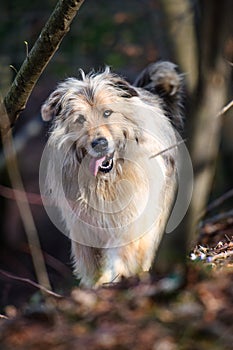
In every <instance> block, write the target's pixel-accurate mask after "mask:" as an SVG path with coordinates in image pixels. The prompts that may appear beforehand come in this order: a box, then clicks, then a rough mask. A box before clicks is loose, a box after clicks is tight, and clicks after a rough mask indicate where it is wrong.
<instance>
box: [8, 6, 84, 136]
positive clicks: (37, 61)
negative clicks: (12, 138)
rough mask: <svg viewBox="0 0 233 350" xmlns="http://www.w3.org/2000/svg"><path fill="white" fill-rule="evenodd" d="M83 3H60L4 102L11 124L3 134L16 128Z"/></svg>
mask: <svg viewBox="0 0 233 350" xmlns="http://www.w3.org/2000/svg"><path fill="white" fill-rule="evenodd" d="M83 2H84V0H60V1H59V2H58V3H57V6H56V7H55V9H54V11H53V13H52V14H51V16H50V18H49V19H48V22H47V23H46V25H45V27H44V28H43V30H42V32H41V34H40V36H39V38H38V39H37V41H36V43H35V44H34V46H33V48H32V50H31V51H30V53H29V54H28V56H27V57H26V59H25V61H24V62H23V64H22V66H21V68H20V70H19V72H18V74H17V75H16V78H15V80H14V82H13V84H12V85H11V87H10V90H9V92H8V93H7V95H6V97H5V99H4V103H5V108H6V111H7V114H8V116H9V121H10V122H9V123H7V124H6V123H5V124H4V125H3V128H4V132H7V130H9V128H10V127H12V126H13V125H14V123H15V121H16V119H17V117H18V115H19V113H20V112H21V111H22V110H24V109H25V106H26V103H27V100H28V98H29V96H30V94H31V92H32V90H33V88H34V86H35V84H36V82H37V80H38V79H39V77H40V75H41V74H42V72H43V70H44V69H45V67H46V66H47V64H48V62H49V61H50V59H51V58H52V57H53V55H54V53H55V52H56V51H57V49H58V47H59V45H60V43H61V41H62V39H63V37H64V36H65V35H66V33H67V32H68V31H69V29H70V24H71V22H72V20H73V18H74V17H75V15H76V13H77V11H78V10H79V8H80V7H81V5H82V3H83Z"/></svg>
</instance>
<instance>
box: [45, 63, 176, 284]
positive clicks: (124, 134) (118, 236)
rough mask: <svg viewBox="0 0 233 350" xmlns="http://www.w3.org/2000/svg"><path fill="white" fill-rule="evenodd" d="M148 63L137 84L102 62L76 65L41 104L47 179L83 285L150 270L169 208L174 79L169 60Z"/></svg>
mask: <svg viewBox="0 0 233 350" xmlns="http://www.w3.org/2000/svg"><path fill="white" fill-rule="evenodd" d="M158 65H161V66H160V67H159V66H158ZM154 68H155V69H152V70H151V69H150V70H149V71H146V84H144V83H143V75H142V76H141V77H140V78H139V79H138V80H137V81H136V82H135V85H138V87H136V86H132V85H130V84H129V83H128V82H126V81H125V80H124V79H122V78H121V77H119V76H117V75H115V74H113V73H111V72H110V70H109V68H106V69H105V71H104V72H102V73H90V74H89V75H85V74H84V73H83V72H81V75H82V79H80V80H78V79H76V78H69V79H67V80H65V81H64V82H62V83H61V84H59V85H58V87H57V89H56V90H55V91H54V92H53V93H52V94H51V95H50V96H49V98H48V100H47V101H46V102H45V103H44V105H43V106H42V117H43V119H44V120H50V119H52V118H53V119H54V121H53V126H52V130H51V135H50V137H49V141H48V142H49V147H50V150H51V151H50V161H49V165H48V169H47V179H46V182H47V184H46V186H47V188H48V191H49V193H50V196H51V198H52V200H53V202H54V204H55V205H56V206H57V207H58V208H59V210H60V213H61V216H62V218H63V220H64V222H65V225H66V229H67V231H68V232H69V237H70V239H71V244H72V256H73V262H74V272H75V274H76V276H77V277H78V278H79V279H80V280H81V284H82V285H85V286H97V285H100V284H102V283H109V282H111V281H116V280H117V279H119V278H120V277H121V276H125V277H127V276H131V275H134V274H137V273H138V272H140V271H148V270H149V269H150V267H151V264H152V261H153V258H154V255H155V253H156V250H157V248H158V245H159V243H160V240H161V237H162V235H163V232H164V229H165V226H166V223H167V220H168V217H169V214H170V211H171V208H172V204H173V201H174V196H175V192H176V165H175V163H176V152H177V151H176V148H171V146H172V145H174V144H176V142H177V137H176V132H175V127H174V125H175V126H176V125H178V127H179V126H180V125H181V123H182V122H181V120H182V119H181V116H180V110H179V94H180V85H181V84H180V77H179V75H178V74H177V73H176V71H175V66H174V65H173V64H171V63H169V62H165V65H164V64H163V63H159V64H157V66H156V64H155V67H154ZM151 71H152V73H153V74H152V75H153V77H152V79H150V72H151ZM157 72H158V74H159V79H157V80H156V74H157ZM161 72H162V73H161ZM143 74H144V73H143ZM171 76H172V79H171ZM174 82H175V83H174ZM143 85H145V88H143ZM148 86H149V87H148ZM173 116H174V118H173ZM169 147H170V149H169ZM165 149H169V150H168V151H167V152H164V153H162V154H160V155H159V156H158V157H153V155H155V154H157V153H160V152H161V151H163V150H165Z"/></svg>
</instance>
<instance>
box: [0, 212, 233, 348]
mask: <svg viewBox="0 0 233 350" xmlns="http://www.w3.org/2000/svg"><path fill="white" fill-rule="evenodd" d="M232 280H233V218H232V216H229V215H223V216H221V217H218V216H217V217H216V220H213V219H211V220H209V221H206V222H203V224H202V227H201V228H200V237H199V242H198V244H197V246H196V247H195V248H194V249H193V251H192V252H191V254H190V261H189V262H188V263H187V269H186V273H185V275H184V274H181V273H180V272H179V271H177V272H176V273H174V274H173V275H171V276H160V278H158V279H157V280H156V281H153V282H151V280H150V279H149V278H148V276H147V275H142V276H140V277H137V278H130V279H123V280H122V281H121V282H120V283H116V284H112V285H109V286H104V287H101V288H99V289H97V290H84V289H80V288H78V287H75V288H73V289H72V290H71V292H70V295H69V296H66V297H64V296H61V295H57V296H50V297H48V298H47V301H46V303H43V304H42V303H38V304H37V306H36V307H35V306H28V308H27V309H26V310H25V309H24V310H23V311H22V310H19V309H17V308H14V307H10V306H9V307H8V308H6V313H5V315H1V319H0V348H1V349H3V350H13V349H14V350H15V349H17V350H27V349H30V350H31V349H33V350H39V349H41V350H42V349H43V350H44V349H46V350H51V349H54V350H55V349H56V350H73V349H78V350H82V349H83V350H84V349H85V350H97V349H98V350H102V349H103V350H111V349H125V350H126V349H127V350H128V349H137V350H149V349H152V350H208V349H211V350H230V349H231V350H232V349H233V284H232Z"/></svg>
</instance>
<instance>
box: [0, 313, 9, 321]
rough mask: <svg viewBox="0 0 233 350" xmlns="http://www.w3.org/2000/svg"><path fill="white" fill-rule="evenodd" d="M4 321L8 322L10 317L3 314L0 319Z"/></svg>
mask: <svg viewBox="0 0 233 350" xmlns="http://www.w3.org/2000/svg"><path fill="white" fill-rule="evenodd" d="M1 318H2V319H4V320H8V317H7V316H5V315H2V314H0V319H1Z"/></svg>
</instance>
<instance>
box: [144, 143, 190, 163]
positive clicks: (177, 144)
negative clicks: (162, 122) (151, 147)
mask: <svg viewBox="0 0 233 350" xmlns="http://www.w3.org/2000/svg"><path fill="white" fill-rule="evenodd" d="M185 142H186V139H184V140H181V141H179V142H177V143H175V144H174V145H172V146H170V147H168V148H165V149H163V150H162V151H160V152H158V153H156V154H153V155H152V156H150V157H149V159H151V158H155V157H158V156H161V155H162V154H163V153H166V152H167V151H170V150H171V149H173V148H175V147H177V146H179V145H181V144H183V143H185Z"/></svg>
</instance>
